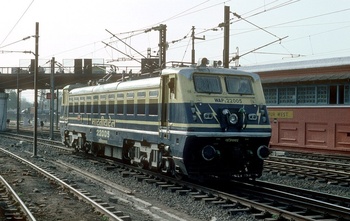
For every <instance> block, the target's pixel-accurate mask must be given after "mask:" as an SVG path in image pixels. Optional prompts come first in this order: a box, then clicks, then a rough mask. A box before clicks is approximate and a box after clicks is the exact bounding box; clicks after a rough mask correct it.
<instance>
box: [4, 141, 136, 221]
mask: <svg viewBox="0 0 350 221" xmlns="http://www.w3.org/2000/svg"><path fill="white" fill-rule="evenodd" d="M0 151H1V152H2V153H3V154H6V155H8V156H10V157H11V158H13V159H15V160H17V161H19V162H21V163H22V164H25V165H26V166H28V167H30V168H31V169H33V170H35V171H36V172H38V173H40V174H41V175H42V176H44V177H46V178H48V179H49V180H50V182H51V183H55V184H56V185H60V186H61V187H62V188H63V189H65V190H66V191H68V192H69V193H71V194H73V195H74V196H75V197H77V198H78V199H80V200H83V201H84V202H86V203H87V204H89V205H91V206H93V208H94V209H95V210H96V211H98V212H99V213H101V214H103V216H104V217H105V219H108V220H116V221H126V220H131V219H130V217H129V216H124V215H123V213H122V212H120V211H116V210H115V209H114V208H113V207H110V206H109V205H108V204H106V203H104V202H101V201H99V200H98V198H97V197H96V196H94V195H92V194H91V193H89V192H86V191H84V190H82V189H77V188H75V187H74V185H72V184H69V183H67V182H65V181H64V180H62V179H60V178H59V177H57V176H56V175H55V174H54V173H52V172H50V171H48V170H46V169H43V168H41V167H39V166H37V165H35V164H33V163H31V162H29V161H28V160H26V159H24V158H21V157H19V156H17V155H16V154H13V153H11V152H9V151H7V150H5V149H4V148H3V147H1V146H0Z"/></svg>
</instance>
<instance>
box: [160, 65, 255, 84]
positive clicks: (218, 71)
mask: <svg viewBox="0 0 350 221" xmlns="http://www.w3.org/2000/svg"><path fill="white" fill-rule="evenodd" d="M196 72H202V73H210V74H220V75H226V74H227V75H232V74H235V75H245V76H251V77H252V78H253V79H254V80H255V81H256V80H259V75H257V74H255V73H251V72H246V71H242V70H237V69H234V68H220V67H219V68H217V67H202V66H196V67H194V66H191V67H185V68H184V67H178V68H167V69H164V70H162V75H169V74H174V73H177V74H180V75H183V76H185V77H187V78H188V79H190V78H191V77H192V75H193V73H196Z"/></svg>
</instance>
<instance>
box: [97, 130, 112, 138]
mask: <svg viewBox="0 0 350 221" xmlns="http://www.w3.org/2000/svg"><path fill="white" fill-rule="evenodd" d="M96 136H98V137H102V138H109V130H100V129H98V130H96Z"/></svg>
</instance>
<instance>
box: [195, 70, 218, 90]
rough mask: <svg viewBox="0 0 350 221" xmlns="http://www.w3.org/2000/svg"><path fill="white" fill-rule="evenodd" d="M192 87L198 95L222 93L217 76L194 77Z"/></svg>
mask: <svg viewBox="0 0 350 221" xmlns="http://www.w3.org/2000/svg"><path fill="white" fill-rule="evenodd" d="M194 87H195V89H196V91H197V92H198V93H214V94H221V91H222V90H221V84H220V78H219V77H217V76H203V75H194Z"/></svg>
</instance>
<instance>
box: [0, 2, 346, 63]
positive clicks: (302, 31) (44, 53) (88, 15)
mask: <svg viewBox="0 0 350 221" xmlns="http://www.w3.org/2000/svg"><path fill="white" fill-rule="evenodd" d="M225 6H229V7H230V12H231V13H230V49H229V50H230V57H234V56H235V55H236V54H238V55H240V58H239V60H238V61H237V62H231V63H230V66H234V65H237V64H239V65H241V66H251V65H260V64H270V63H283V62H292V61H302V60H316V59H322V58H334V57H345V56H348V55H349V53H350V41H349V33H350V1H349V0H336V1H329V0H317V1H315V0H226V1H225V0H176V1H174V0H172V1H171V0H147V1H146V0H118V1H116V0H99V1H86V0H73V1H72V0H60V1H52V0H1V1H0V21H1V22H0V67H18V66H21V67H22V66H28V64H29V60H30V59H33V58H34V55H33V53H34V52H35V38H34V36H35V31H36V29H35V27H36V22H38V23H39V36H40V37H39V53H38V54H39V65H41V66H45V63H46V62H47V61H49V60H50V59H51V58H52V57H55V60H56V61H58V62H59V63H61V64H63V65H68V66H69V65H73V63H72V60H73V59H75V58H83V59H84V58H92V59H94V61H96V62H97V61H98V62H104V63H108V64H114V65H116V66H117V67H119V70H124V69H126V68H128V69H132V68H135V66H136V65H138V64H139V63H137V62H135V61H125V60H128V59H125V58H129V57H132V58H134V59H136V60H140V58H141V55H140V54H142V55H143V56H147V48H151V52H152V54H151V55H152V56H155V55H156V53H157V50H158V43H159V32H158V31H155V30H151V29H152V28H154V27H157V26H159V25H160V24H164V25H166V26H167V31H166V40H167V42H168V49H167V54H166V56H167V61H185V62H187V61H188V62H189V61H191V49H192V44H191V29H192V27H194V28H195V36H196V37H197V38H203V37H204V36H205V40H201V39H196V40H195V51H196V60H197V59H199V58H201V57H207V58H208V59H210V60H222V54H223V35H224V32H223V29H222V28H220V27H219V26H220V24H221V23H222V22H223V21H224V8H225ZM148 30H151V31H148ZM111 33H112V34H113V35H115V36H117V37H118V38H116V37H113V36H112V34H111ZM26 37H30V38H28V39H26ZM23 39H26V40H23ZM118 39H121V40H122V41H120V40H118ZM105 43H107V44H108V45H110V46H112V47H113V48H112V47H109V46H106V44H105ZM127 45H129V46H131V47H129V46H127ZM24 51H27V52H28V51H30V52H33V53H23V52H24ZM237 52H238V53H237ZM118 60H119V61H118ZM121 60H124V61H121Z"/></svg>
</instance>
